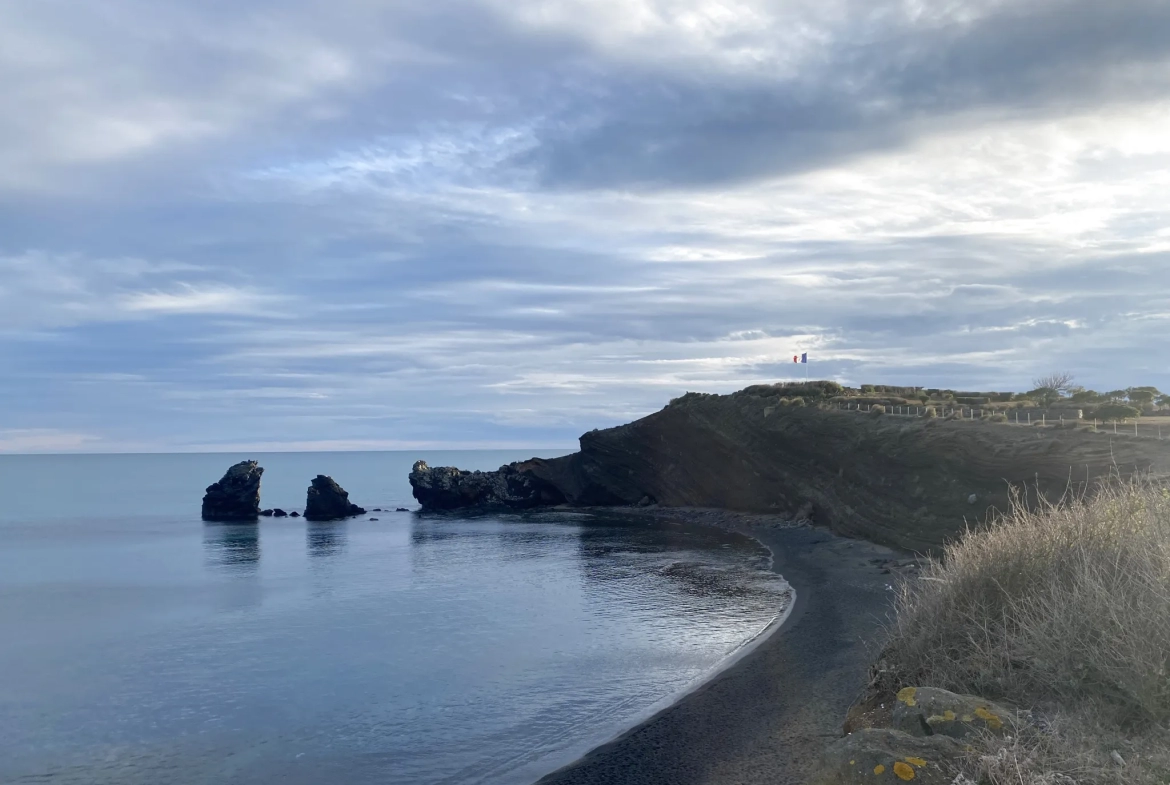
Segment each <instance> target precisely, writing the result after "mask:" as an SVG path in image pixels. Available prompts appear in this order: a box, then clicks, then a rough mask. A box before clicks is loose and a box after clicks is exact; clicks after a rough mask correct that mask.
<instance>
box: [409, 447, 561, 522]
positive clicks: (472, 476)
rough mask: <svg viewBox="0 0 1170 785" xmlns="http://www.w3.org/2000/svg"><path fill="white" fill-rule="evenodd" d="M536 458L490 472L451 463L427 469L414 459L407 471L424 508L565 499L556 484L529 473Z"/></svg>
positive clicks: (521, 504) (518, 504)
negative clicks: (467, 469)
mask: <svg viewBox="0 0 1170 785" xmlns="http://www.w3.org/2000/svg"><path fill="white" fill-rule="evenodd" d="M546 463H547V462H545V461H542V460H541V459H539V458H533V459H532V460H531V461H525V462H523V463H513V464H509V465H508V466H501V467H500V468H499V469H498V470H497V471H494V472H478V471H477V472H469V471H463V470H460V469H456V468H454V467H451V466H439V467H435V468H433V469H432V468H431V467H430V466H427V463H426V461H416V462H415V464H414V468H413V469H412V470H411V472H410V487H411V489H412V491H413V492H414V498H416V499H418V501H419V503H420V504H421V505H422V506H423V508H425V509H428V510H455V509H462V508H467V507H475V508H480V509H485V510H487V509H527V508H530V507H540V506H546V505H551V504H562V503H564V502H565V497H564V494H562V493H561V492H560V491H559V490H558V489H557V487H556V486H555V485H554V484H553V483H551V482H549V481H547V480H544V479H541V477H539V476H538V475H537V474H535V473H534V472H533V469H536V468H538V467H543V465H545V464H546Z"/></svg>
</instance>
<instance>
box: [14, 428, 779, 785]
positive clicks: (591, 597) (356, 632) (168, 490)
mask: <svg viewBox="0 0 1170 785" xmlns="http://www.w3.org/2000/svg"><path fill="white" fill-rule="evenodd" d="M534 454H535V455H538V456H541V457H554V456H556V455H557V454H558V453H557V451H544V452H541V451H535V452H534V451H427V450H418V451H414V452H409V453H407V452H351V453H342V452H334V453H324V452H316V453H272V454H240V455H234V454H233V455H227V454H173V455H157V454H151V455H7V456H0V782H2V783H6V784H11V785H16V784H18V783H19V784H21V785H24V784H26V783H27V784H31V783H38V785H67V784H68V785H74V784H75V783H76V785H106V784H109V785H113V784H114V783H117V784H118V785H139V784H140V783H141V784H142V785H145V784H146V783H149V784H150V785H158V784H159V783H169V784H170V785H187V784H188V783H190V784H194V783H201V784H202V783H207V784H210V783H217V784H218V783H241V784H244V785H253V784H254V785H276V784H278V783H279V785H322V783H345V784H346V785H365V784H366V783H370V784H373V783H378V785H395V784H397V783H402V784H403V785H405V784H406V783H409V784H410V785H430V784H435V785H437V784H438V783H479V784H481V785H489V784H490V785H506V784H512V783H515V784H516V785H522V784H523V785H526V784H527V783H532V782H535V781H536V780H537V779H539V778H540V777H541V776H543V775H545V774H547V773H548V772H551V771H553V770H555V769H557V768H559V767H561V766H563V765H565V764H566V763H569V762H571V761H572V760H574V759H575V758H577V757H579V756H580V755H582V754H583V753H585V752H586V751H588V750H589V749H590V748H592V747H594V746H596V745H598V744H600V743H603V742H605V741H607V740H609V739H611V738H613V737H614V736H616V735H617V734H619V733H621V732H622V731H623V730H625V729H627V728H629V727H631V726H632V725H634V724H636V723H638V722H640V721H641V720H643V719H645V718H647V717H648V716H650V715H651V714H652V713H653V712H655V711H657V710H659V709H661V708H662V707H664V706H667V705H669V704H670V703H671V702H672V701H674V700H676V699H677V698H678V697H679V696H681V695H683V694H685V693H686V692H687V691H688V690H690V689H693V688H694V687H695V686H696V685H698V684H701V683H702V682H703V681H705V680H706V679H708V678H710V677H711V675H712V674H714V673H716V672H717V671H718V670H719V669H720V668H722V667H724V666H725V665H726V664H727V663H728V662H729V661H730V660H731V659H732V658H734V657H736V656H738V655H739V654H741V653H742V652H744V651H745V650H746V649H747V648H749V647H750V646H751V645H753V642H754V641H758V640H760V638H761V636H762V635H764V634H765V633H766V631H768V630H769V629H770V628H773V627H774V626H775V625H776V624H778V623H779V622H780V620H782V618H783V617H784V615H785V614H786V612H787V609H788V607H789V606H790V602H791V598H792V594H791V590H790V588H789V587H788V585H787V584H786V583H785V582H784V581H783V579H782V578H780V577H779V576H777V575H776V574H775V573H773V572H771V571H770V570H769V569H768V567H769V560H770V554H769V553H768V551H767V550H766V549H765V548H763V546H761V545H760V544H759V543H757V542H756V541H755V540H752V539H749V538H747V537H743V536H740V535H737V534H734V533H729V532H725V531H721V530H718V529H714V528H706V527H694V526H688V525H681V524H679V523H676V522H670V521H647V520H646V519H645V518H639V517H633V516H622V515H621V514H618V513H605V514H586V513H582V512H576V511H557V512H539V513H528V514H492V515H467V514H462V515H452V514H433V513H422V512H419V511H418V509H417V508H418V505H417V503H416V502H415V501H414V499H413V498H412V497H411V493H410V486H409V483H408V482H407V474H408V473H409V471H410V468H411V465H412V463H413V462H414V461H415V460H416V459H420V458H421V459H425V460H427V461H428V463H430V464H431V465H432V466H443V465H453V466H459V467H461V468H468V469H494V468H498V467H499V466H500V465H502V464H504V463H507V462H510V461H513V460H518V459H523V458H529V457H533V455H534ZM243 459H256V460H258V461H259V462H260V464H261V466H263V467H264V470H265V471H264V476H263V483H262V487H261V494H262V497H261V503H262V505H263V506H264V507H280V508H282V509H285V510H288V511H292V510H298V511H303V509H304V501H305V491H306V489H307V487H308V484H309V481H310V480H311V479H312V478H313V477H314V476H316V475H317V474H328V475H330V476H332V477H333V478H334V479H336V480H337V481H338V482H339V483H340V484H341V485H342V486H343V487H344V488H346V489H347V490H348V491H349V493H350V498H351V500H352V501H354V502H356V503H357V504H360V505H362V506H363V507H366V508H367V509H369V510H371V511H370V512H368V513H367V514H365V515H362V516H359V517H356V518H351V519H348V520H345V521H340V522H333V523H310V522H306V521H305V520H304V519H303V518H262V519H261V520H260V522H259V523H257V524H218V523H204V522H203V521H201V520H200V515H199V512H200V501H201V499H202V496H203V492H204V489H205V487H206V486H207V485H209V484H211V483H212V482H215V481H216V480H218V479H219V478H220V477H221V476H222V475H223V473H224V471H225V470H226V469H227V468H228V466H230V465H231V464H233V463H235V462H237V461H239V460H243ZM399 507H406V508H408V510H409V511H407V512H397V511H395V510H396V508H399ZM374 508H380V511H375V510H374Z"/></svg>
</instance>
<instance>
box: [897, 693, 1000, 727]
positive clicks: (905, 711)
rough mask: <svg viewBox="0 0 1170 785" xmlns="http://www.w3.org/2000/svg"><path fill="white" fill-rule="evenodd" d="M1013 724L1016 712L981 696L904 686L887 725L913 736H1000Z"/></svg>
mask: <svg viewBox="0 0 1170 785" xmlns="http://www.w3.org/2000/svg"><path fill="white" fill-rule="evenodd" d="M1015 726H1016V714H1015V712H1013V711H1009V710H1008V709H1005V708H1004V707H1002V706H999V705H997V704H995V703H992V702H990V701H986V700H984V699H982V698H976V697H972V696H970V695H957V694H955V693H953V692H948V691H947V690H940V689H938V688H936V687H904V688H902V689H901V690H899V691H898V694H897V695H896V696H895V697H894V701H893V712H892V715H891V718H890V727H892V728H894V729H895V730H900V731H902V732H903V733H909V734H910V735H912V736H950V737H951V738H954V739H961V738H963V737H964V736H968V735H970V734H972V733H993V734H995V735H999V736H1002V735H1004V734H1006V733H1011V732H1012V731H1013V730H1014V729H1015Z"/></svg>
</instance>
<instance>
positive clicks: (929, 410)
mask: <svg viewBox="0 0 1170 785" xmlns="http://www.w3.org/2000/svg"><path fill="white" fill-rule="evenodd" d="M924 416H925V417H938V410H937V409H935V408H934V407H933V406H927V407H926V413H925V414H924Z"/></svg>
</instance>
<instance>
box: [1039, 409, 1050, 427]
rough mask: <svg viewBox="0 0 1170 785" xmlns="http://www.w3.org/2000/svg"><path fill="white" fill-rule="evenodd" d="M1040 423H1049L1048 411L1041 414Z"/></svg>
mask: <svg viewBox="0 0 1170 785" xmlns="http://www.w3.org/2000/svg"><path fill="white" fill-rule="evenodd" d="M1040 424H1041V425H1047V424H1048V412H1044V414H1042V415H1040Z"/></svg>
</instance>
